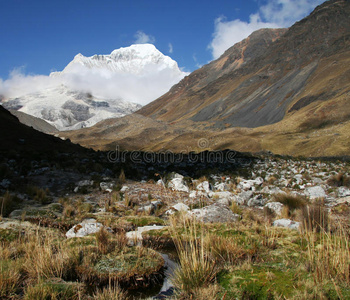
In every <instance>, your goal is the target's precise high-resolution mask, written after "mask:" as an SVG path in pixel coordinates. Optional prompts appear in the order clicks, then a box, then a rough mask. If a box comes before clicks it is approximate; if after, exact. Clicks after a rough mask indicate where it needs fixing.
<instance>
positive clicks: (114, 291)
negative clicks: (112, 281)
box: [92, 285, 129, 300]
mask: <svg viewBox="0 0 350 300" xmlns="http://www.w3.org/2000/svg"><path fill="white" fill-rule="evenodd" d="M92 299H94V300H128V299H129V297H128V296H127V294H126V292H125V291H124V290H122V289H121V288H120V287H119V286H117V285H114V286H111V285H109V286H108V287H106V288H104V289H102V291H100V290H98V291H96V292H95V293H94V295H93V298H92Z"/></svg>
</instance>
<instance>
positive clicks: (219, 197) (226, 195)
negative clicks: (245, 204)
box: [211, 191, 237, 205]
mask: <svg viewBox="0 0 350 300" xmlns="http://www.w3.org/2000/svg"><path fill="white" fill-rule="evenodd" d="M211 197H212V199H214V200H215V202H216V203H219V204H222V205H230V204H231V203H232V202H236V201H237V198H236V196H235V195H234V194H233V193H230V192H227V191H226V192H213V193H211Z"/></svg>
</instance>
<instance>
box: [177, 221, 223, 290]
mask: <svg viewBox="0 0 350 300" xmlns="http://www.w3.org/2000/svg"><path fill="white" fill-rule="evenodd" d="M176 224H177V221H176V220H174V219H172V221H171V226H170V232H171V234H172V237H173V240H174V243H175V247H176V250H177V253H178V257H179V265H180V267H179V268H178V269H176V270H175V273H174V278H173V282H174V284H175V286H176V287H178V288H180V289H181V290H182V291H185V292H189V293H191V292H193V291H195V290H196V289H198V288H202V287H206V286H208V285H209V284H210V283H212V282H213V281H214V280H215V277H216V274H217V272H218V271H219V268H218V264H217V262H216V260H215V259H214V258H213V256H212V255H211V253H210V252H209V251H207V247H206V246H205V237H206V236H207V234H208V233H207V232H205V230H204V227H202V226H199V227H198V226H197V223H196V221H195V219H190V218H186V217H184V216H182V229H183V230H185V231H186V232H187V238H186V240H183V239H182V237H181V235H180V234H179V233H178V228H177V225H176Z"/></svg>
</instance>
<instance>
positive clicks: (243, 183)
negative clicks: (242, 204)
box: [237, 177, 264, 191]
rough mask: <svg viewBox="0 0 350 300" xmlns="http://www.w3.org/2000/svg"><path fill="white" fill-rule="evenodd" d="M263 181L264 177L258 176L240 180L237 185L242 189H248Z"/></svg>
mask: <svg viewBox="0 0 350 300" xmlns="http://www.w3.org/2000/svg"><path fill="white" fill-rule="evenodd" d="M263 182H264V179H262V178H261V177H258V178H256V179H254V180H242V181H241V182H240V183H239V184H238V185H237V187H238V188H240V189H242V190H245V191H247V190H250V189H252V188H253V187H254V186H256V185H262V184H263Z"/></svg>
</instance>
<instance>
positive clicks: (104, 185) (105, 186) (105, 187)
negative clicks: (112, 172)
mask: <svg viewBox="0 0 350 300" xmlns="http://www.w3.org/2000/svg"><path fill="white" fill-rule="evenodd" d="M113 187H114V184H113V183H112V182H100V188H101V190H102V191H105V192H109V193H111V192H112V190H113Z"/></svg>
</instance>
